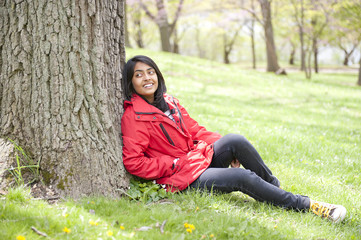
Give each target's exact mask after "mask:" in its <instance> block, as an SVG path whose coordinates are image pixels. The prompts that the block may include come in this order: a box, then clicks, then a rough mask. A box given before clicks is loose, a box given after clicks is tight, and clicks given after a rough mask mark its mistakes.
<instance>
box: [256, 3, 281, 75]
mask: <svg viewBox="0 0 361 240" xmlns="http://www.w3.org/2000/svg"><path fill="white" fill-rule="evenodd" d="M258 1H259V3H260V5H261V10H262V17H263V21H262V25H263V28H264V34H265V40H266V51H267V52H266V54H267V71H268V72H276V71H277V70H278V69H279V68H280V66H279V65H278V59H277V52H276V44H275V41H274V35H273V25H272V15H271V1H269V0H258Z"/></svg>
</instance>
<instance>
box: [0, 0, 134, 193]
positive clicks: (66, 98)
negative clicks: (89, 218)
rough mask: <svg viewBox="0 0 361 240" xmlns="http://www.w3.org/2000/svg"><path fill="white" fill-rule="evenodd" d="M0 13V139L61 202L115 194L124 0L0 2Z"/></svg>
mask: <svg viewBox="0 0 361 240" xmlns="http://www.w3.org/2000/svg"><path fill="white" fill-rule="evenodd" d="M0 12H1V13H0V53H1V55H0V69H1V73H0V74H1V75H0V77H1V81H0V107H1V108H0V137H2V138H5V137H9V138H10V139H13V140H16V142H17V143H18V144H19V145H21V146H22V147H23V148H25V149H26V150H27V151H28V152H30V153H31V155H32V157H33V158H34V159H36V160H38V159H39V160H40V166H41V173H42V177H43V180H44V181H45V183H46V184H50V185H52V186H53V187H55V188H56V189H57V190H58V192H59V193H60V194H61V195H63V196H64V195H67V196H70V197H75V198H77V197H81V196H83V195H89V194H96V195H98V194H102V195H107V196H119V195H120V194H119V191H117V189H120V188H124V187H126V186H127V185H128V178H127V174H126V172H125V170H124V167H123V164H122V161H121V159H122V150H121V136H120V120H121V114H122V104H121V103H122V94H121V86H120V84H121V81H120V79H121V77H122V76H121V68H122V66H123V64H124V59H125V50H124V28H123V27H124V1H123V0H79V1H71V0H62V1H51V0H37V1H32V0H15V1H14V0H1V1H0ZM0 151H1V149H0Z"/></svg>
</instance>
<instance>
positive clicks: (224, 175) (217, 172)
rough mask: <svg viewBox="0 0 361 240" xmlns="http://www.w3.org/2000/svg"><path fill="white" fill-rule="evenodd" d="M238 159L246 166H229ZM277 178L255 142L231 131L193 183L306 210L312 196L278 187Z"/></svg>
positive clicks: (197, 185)
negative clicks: (207, 166)
mask: <svg viewBox="0 0 361 240" xmlns="http://www.w3.org/2000/svg"><path fill="white" fill-rule="evenodd" d="M234 159H237V160H238V161H239V162H240V163H241V164H242V166H243V167H244V168H245V169H243V168H229V165H230V163H231V162H232V161H233V160H234ZM279 186H280V183H279V181H278V179H277V178H276V177H275V176H273V175H272V172H271V170H270V169H269V168H268V167H267V166H266V164H265V163H264V162H263V160H262V158H261V156H260V155H259V154H258V152H257V150H256V149H255V148H254V147H253V146H252V144H251V143H250V142H249V141H248V140H247V139H246V138H245V137H243V136H241V135H238V134H228V135H226V136H224V137H222V138H221V139H219V140H218V141H216V142H215V143H214V154H213V159H212V163H211V165H210V166H209V168H208V169H207V170H205V171H204V172H203V173H202V174H201V175H200V176H199V177H198V178H197V179H196V181H194V182H193V183H192V184H191V185H190V187H192V188H201V189H207V190H211V189H213V191H218V192H225V193H229V192H233V191H241V192H243V193H245V194H247V195H249V196H251V197H253V198H254V199H256V200H258V201H261V202H263V201H265V202H268V203H271V204H274V205H277V206H281V207H284V208H291V209H296V210H304V209H308V208H309V207H310V199H309V198H308V197H306V196H302V195H295V194H292V193H290V192H286V191H284V190H283V189H281V188H279Z"/></svg>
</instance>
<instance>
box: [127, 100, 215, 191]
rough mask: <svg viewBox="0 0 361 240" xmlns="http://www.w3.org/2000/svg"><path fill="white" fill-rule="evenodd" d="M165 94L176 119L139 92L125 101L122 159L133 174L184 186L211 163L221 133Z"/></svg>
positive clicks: (172, 186)
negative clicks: (196, 118)
mask: <svg viewBox="0 0 361 240" xmlns="http://www.w3.org/2000/svg"><path fill="white" fill-rule="evenodd" d="M164 98H165V100H166V102H167V103H168V105H169V108H170V111H171V112H173V113H174V114H173V117H174V120H175V122H174V121H173V120H171V119H170V118H169V117H168V116H167V115H165V114H164V113H163V112H162V111H161V110H159V109H158V108H156V107H154V106H152V105H150V104H148V103H147V102H146V101H144V100H143V99H142V98H141V97H140V96H138V95H136V94H133V96H132V99H131V101H125V102H124V109H125V111H124V115H123V117H122V135H123V163H124V166H125V168H126V169H127V171H128V172H129V173H131V174H133V175H136V176H138V177H141V178H144V179H149V180H154V179H155V180H156V181H157V183H159V184H166V185H167V189H168V190H171V191H177V190H183V189H185V188H186V187H187V186H188V185H189V184H191V183H192V182H194V181H195V180H196V179H197V178H198V177H199V176H200V175H201V174H202V173H203V172H204V171H205V170H206V169H207V168H208V167H209V165H210V163H211V161H212V156H213V143H214V142H215V141H216V140H218V139H219V138H221V135H219V134H218V133H214V132H210V131H207V130H206V129H205V128H204V127H202V126H199V125H198V123H197V122H196V121H195V120H193V119H192V118H191V117H190V116H189V114H188V113H187V111H186V110H185V109H184V108H183V107H182V106H181V105H180V104H179V102H178V100H177V99H174V98H173V97H172V96H170V95H167V94H164ZM179 114H180V115H181V117H180V115H179ZM176 158H179V160H178V161H177V163H176V165H175V166H173V161H174V160H175V159H176Z"/></svg>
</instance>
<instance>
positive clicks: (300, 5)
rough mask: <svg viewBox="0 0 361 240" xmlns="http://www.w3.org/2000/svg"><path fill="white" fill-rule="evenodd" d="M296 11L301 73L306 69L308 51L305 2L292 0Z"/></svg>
mask: <svg viewBox="0 0 361 240" xmlns="http://www.w3.org/2000/svg"><path fill="white" fill-rule="evenodd" d="M290 1H291V4H292V6H293V9H294V13H293V16H294V18H295V21H296V23H297V27H298V33H299V38H300V52H301V71H304V70H305V68H306V50H305V40H304V38H305V37H304V35H305V34H304V31H305V30H304V24H305V6H304V0H290Z"/></svg>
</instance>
